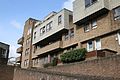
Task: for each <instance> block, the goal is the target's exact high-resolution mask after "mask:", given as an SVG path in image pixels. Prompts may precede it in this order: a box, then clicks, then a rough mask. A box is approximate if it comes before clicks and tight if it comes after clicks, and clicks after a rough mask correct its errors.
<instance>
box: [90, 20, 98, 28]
mask: <svg viewBox="0 0 120 80" xmlns="http://www.w3.org/2000/svg"><path fill="white" fill-rule="evenodd" d="M91 27H92V29H94V28H96V27H97V20H92V22H91Z"/></svg>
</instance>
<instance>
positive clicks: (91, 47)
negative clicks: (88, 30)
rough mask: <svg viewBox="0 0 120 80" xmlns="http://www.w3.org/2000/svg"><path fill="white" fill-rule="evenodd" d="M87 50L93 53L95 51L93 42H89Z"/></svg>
mask: <svg viewBox="0 0 120 80" xmlns="http://www.w3.org/2000/svg"><path fill="white" fill-rule="evenodd" d="M87 50H88V51H92V50H93V41H88V43H87Z"/></svg>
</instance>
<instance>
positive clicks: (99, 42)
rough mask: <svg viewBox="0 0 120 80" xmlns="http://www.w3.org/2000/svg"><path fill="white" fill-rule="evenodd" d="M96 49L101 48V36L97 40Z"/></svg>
mask: <svg viewBox="0 0 120 80" xmlns="http://www.w3.org/2000/svg"><path fill="white" fill-rule="evenodd" d="M95 49H96V50H100V49H101V40H100V39H99V38H98V39H96V40H95Z"/></svg>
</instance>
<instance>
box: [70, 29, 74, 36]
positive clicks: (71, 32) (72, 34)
mask: <svg viewBox="0 0 120 80" xmlns="http://www.w3.org/2000/svg"><path fill="white" fill-rule="evenodd" d="M70 37H74V28H72V29H70Z"/></svg>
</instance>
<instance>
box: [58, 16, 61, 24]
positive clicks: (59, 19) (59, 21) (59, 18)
mask: <svg viewBox="0 0 120 80" xmlns="http://www.w3.org/2000/svg"><path fill="white" fill-rule="evenodd" d="M61 23H62V15H60V16H58V25H59V24H61Z"/></svg>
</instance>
